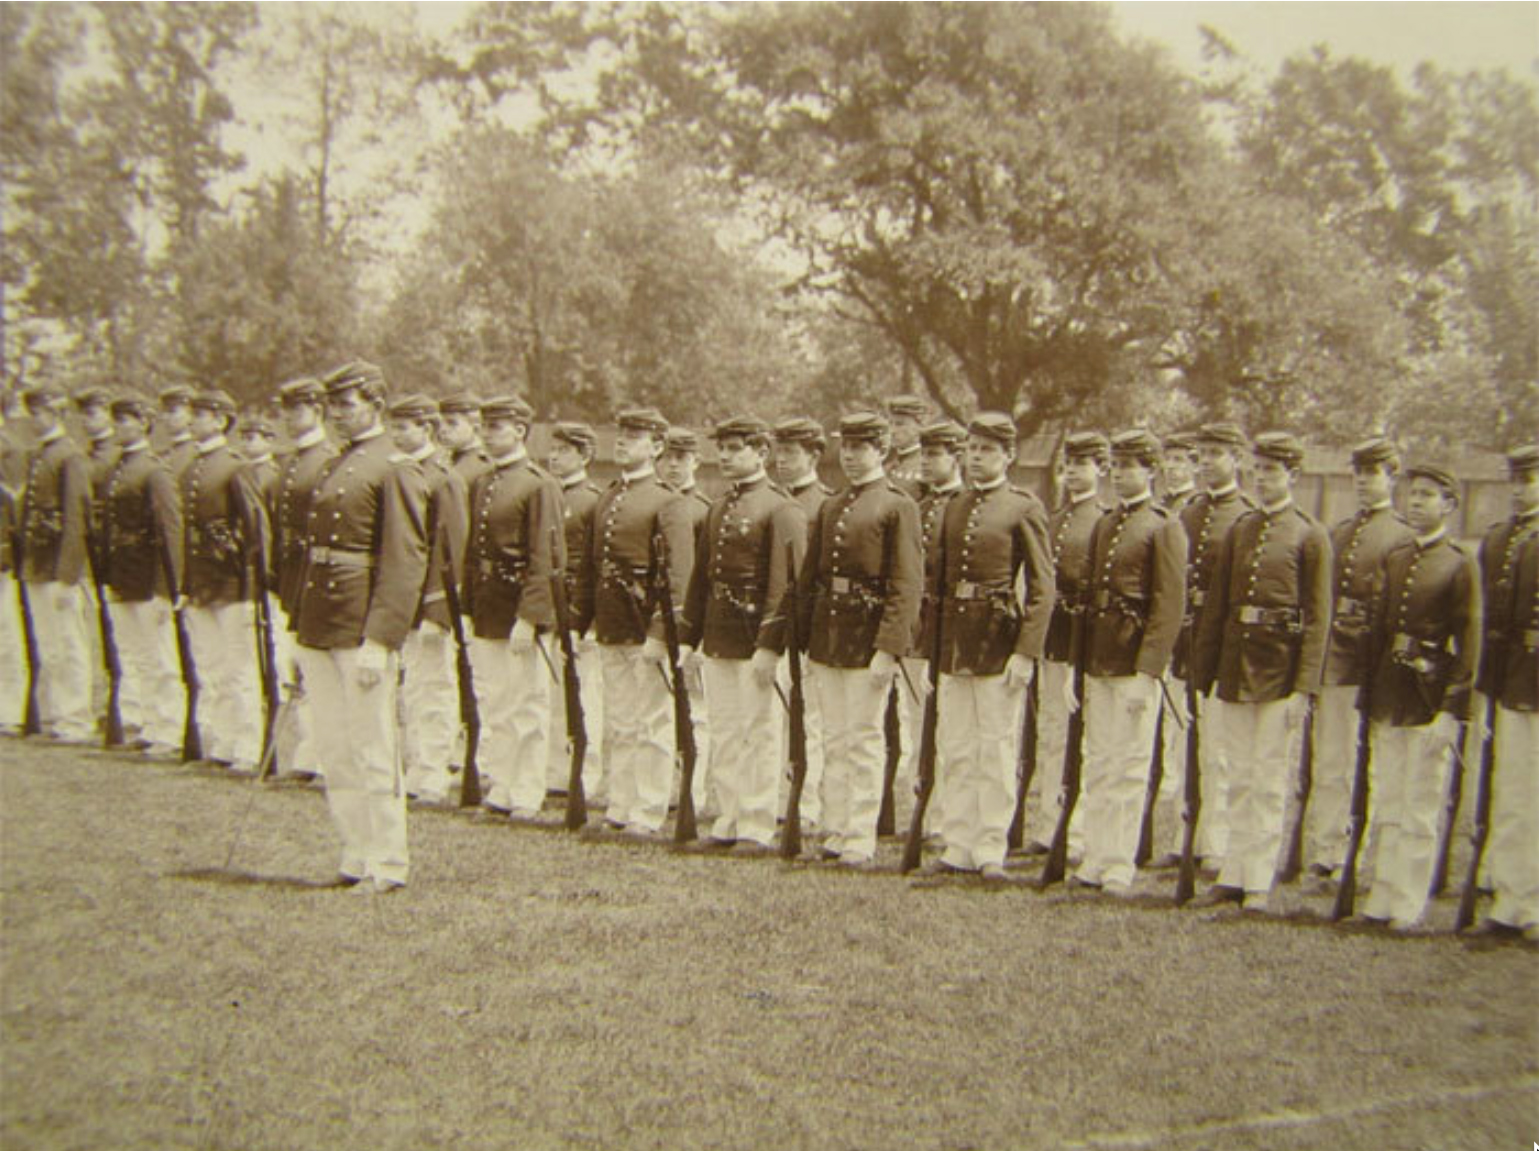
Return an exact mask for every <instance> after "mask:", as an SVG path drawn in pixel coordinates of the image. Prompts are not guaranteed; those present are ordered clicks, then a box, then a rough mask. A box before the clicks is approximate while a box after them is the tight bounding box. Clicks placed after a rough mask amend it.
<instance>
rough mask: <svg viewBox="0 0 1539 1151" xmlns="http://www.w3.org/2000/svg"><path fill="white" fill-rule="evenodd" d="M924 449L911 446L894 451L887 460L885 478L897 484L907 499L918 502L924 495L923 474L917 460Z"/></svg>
mask: <svg viewBox="0 0 1539 1151" xmlns="http://www.w3.org/2000/svg"><path fill="white" fill-rule="evenodd" d="M923 453H924V449H922V448H917V447H916V448H913V449H911V450H910V451H907V452H902V453H898V452H894V453H893V454H892V455H891V456H890V457H889V458H888V460H887V478H888V479H890V480H891V481H892V482H893V483H895V484H897V485H898V487H899V489H901V490H902V491H903V492H904V493H905V494H906V495H907V496H908V497H909V499H911V500H913V501H914V502H915V503H918V502H919V500H921V499H922V498H923V497H924V480H923V479H921V478H920V477H921V475H922V474H923V473H922V472H921V471H920V468H919V460H920V457H921V456H922V455H923Z"/></svg>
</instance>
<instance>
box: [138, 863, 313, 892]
mask: <svg viewBox="0 0 1539 1151" xmlns="http://www.w3.org/2000/svg"><path fill="white" fill-rule="evenodd" d="M166 877H167V878H168V879H188V880H191V881H193V882H194V883H216V884H220V885H221V886H224V887H266V888H271V889H273V890H275V891H332V890H335V889H337V888H339V887H341V886H342V885H341V884H339V883H338V882H337V881H336V880H335V879H302V878H300V877H299V876H295V875H258V874H257V873H256V872H254V871H235V870H233V869H228V868H220V867H188V868H183V869H182V870H181V871H170V872H167V873H166Z"/></svg>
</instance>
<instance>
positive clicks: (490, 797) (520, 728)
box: [412, 637, 551, 813]
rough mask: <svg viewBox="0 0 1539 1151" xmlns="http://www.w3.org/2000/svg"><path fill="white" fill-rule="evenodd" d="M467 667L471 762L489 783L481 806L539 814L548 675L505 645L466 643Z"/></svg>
mask: <svg viewBox="0 0 1539 1151" xmlns="http://www.w3.org/2000/svg"><path fill="white" fill-rule="evenodd" d="M470 663H471V669H472V671H473V672H474V673H475V681H476V707H477V708H478V709H479V710H480V717H481V745H480V747H479V748H478V749H477V755H476V759H477V764H478V766H479V768H480V770H481V773H482V774H483V775H485V776H487V777H488V780H489V782H490V786H489V787H488V788H487V790H486V796H485V802H486V805H487V806H488V807H495V808H500V809H502V810H504V811H511V810H515V809H516V810H518V811H520V812H521V813H523V812H536V811H539V810H540V806H541V804H543V803H544V802H545V744H546V741H547V740H549V738H550V690H551V685H550V670H549V669H548V668H547V667H546V666H545V660H544V659H543V658H542V657H541V655H540V652H539V649H537V648H534V647H531V648H530V649H529V650H528V651H527V652H524V653H522V654H520V653H518V652H515V651H514V650H513V645H512V643H511V642H510V641H508V640H505V639H481V638H479V637H471V639H470ZM412 718H414V717H412Z"/></svg>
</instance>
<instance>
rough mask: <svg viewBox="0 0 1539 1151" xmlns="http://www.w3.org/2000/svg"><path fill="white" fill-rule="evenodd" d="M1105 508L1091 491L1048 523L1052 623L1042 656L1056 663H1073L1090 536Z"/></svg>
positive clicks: (1085, 592)
mask: <svg viewBox="0 0 1539 1151" xmlns="http://www.w3.org/2000/svg"><path fill="white" fill-rule="evenodd" d="M1106 510H1107V508H1106V505H1105V504H1103V503H1102V502H1101V501H1100V499H1099V498H1098V497H1097V496H1096V494H1095V493H1094V492H1091V493H1090V494H1089V495H1088V496H1086V497H1085V498H1084V499H1082V500H1080V501H1079V502H1078V503H1074V502H1073V501H1066V502H1064V503H1062V504H1059V505H1058V507H1057V508H1056V509H1054V511H1053V514H1052V518H1051V519H1050V520H1049V521H1048V540H1049V546H1050V547H1051V549H1052V557H1053V582H1054V592H1055V595H1054V597H1053V620H1052V623H1051V624H1050V625H1049V626H1048V631H1047V645H1046V647H1045V649H1044V652H1043V654H1044V655H1045V656H1046V657H1047V658H1048V659H1051V660H1056V661H1057V662H1058V663H1072V662H1073V661H1074V644H1075V640H1076V639H1077V638H1078V637H1079V634H1080V630H1079V628H1078V627H1077V626H1076V624H1078V623H1080V622H1082V621H1083V619H1084V615H1085V605H1086V604H1087V603H1088V602H1089V599H1090V596H1089V590H1090V533H1091V532H1092V531H1094V530H1095V525H1096V521H1097V520H1099V519H1100V518H1101V516H1102V515H1103V514H1105V512H1106Z"/></svg>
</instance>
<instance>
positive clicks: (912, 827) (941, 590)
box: [902, 526, 946, 875]
mask: <svg viewBox="0 0 1539 1151" xmlns="http://www.w3.org/2000/svg"><path fill="white" fill-rule="evenodd" d="M937 531H938V532H939V537H938V548H937V552H938V554H937V555H936V557H935V589H934V591H935V599H934V603H935V615H934V617H933V618H934V621H935V627H934V630H933V632H932V633H931V635H930V651H929V656H930V666H929V668H928V669H927V670H926V675H925V678H926V680H928V681H929V684H930V693H929V695H927V696H925V700H924V720H923V721H922V722H921V723H920V725H919V767H918V775H919V792H918V794H917V796H916V797H915V799H914V811H913V814H912V815H911V816H910V817H909V821H908V841H907V842H906V843H904V845H903V867H902V870H903V874H904V875H907V874H908V873H909V872H910V871H913V870H914V868H916V867H918V866H919V859H920V856H921V855H922V854H923V852H924V815H925V811H926V810H927V809H928V808H929V806H930V796H931V794H932V793H933V792H934V791H935V735H936V727H937V725H938V724H939V723H940V665H941V652H942V651H943V650H944V649H943V648H942V646H941V629H942V627H943V626H944V624H945V619H946V529H945V527H944V526H942V527H940V528H938V529H937Z"/></svg>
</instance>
